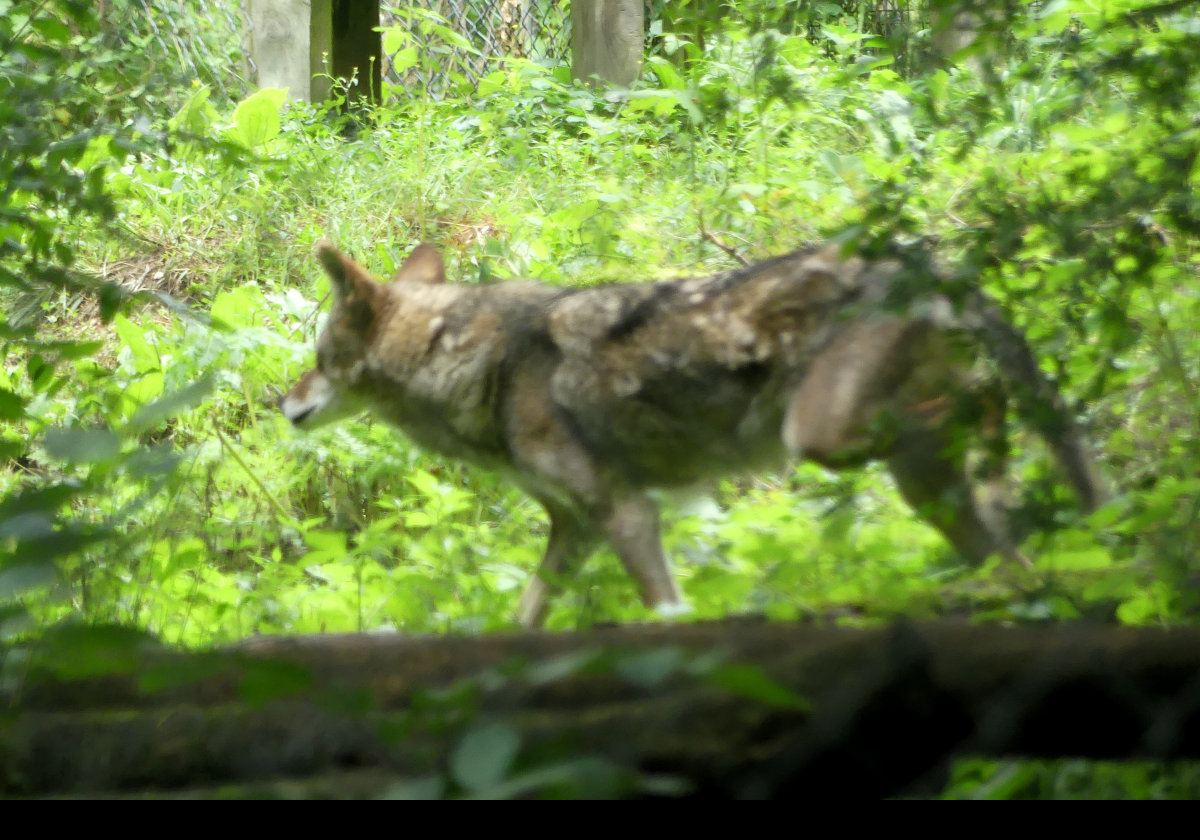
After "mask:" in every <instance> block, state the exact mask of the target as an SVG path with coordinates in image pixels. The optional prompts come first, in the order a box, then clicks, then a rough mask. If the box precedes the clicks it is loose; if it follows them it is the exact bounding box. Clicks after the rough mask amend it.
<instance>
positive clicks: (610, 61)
mask: <svg viewBox="0 0 1200 840" xmlns="http://www.w3.org/2000/svg"><path fill="white" fill-rule="evenodd" d="M643 14H644V13H643V9H642V0H575V2H573V3H572V4H571V53H572V57H571V78H573V79H583V80H586V81H588V82H589V83H590V84H593V85H595V84H598V83H597V81H596V78H598V79H599V80H600V82H601V83H603V82H607V83H609V84H614V85H630V84H632V83H633V82H634V81H635V80H636V79H637V77H638V75H639V74H640V72H641V66H642V45H643V41H644V39H645V36H644V34H643V33H644V32H645V29H644V20H643ZM593 77H596V78H593Z"/></svg>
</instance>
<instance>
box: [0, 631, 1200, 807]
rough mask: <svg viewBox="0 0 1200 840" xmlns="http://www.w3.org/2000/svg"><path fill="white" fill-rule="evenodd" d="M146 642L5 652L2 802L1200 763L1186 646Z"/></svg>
mask: <svg viewBox="0 0 1200 840" xmlns="http://www.w3.org/2000/svg"><path fill="white" fill-rule="evenodd" d="M97 634H99V635H97ZM106 634H107V635H106ZM150 647H151V646H150V645H149V643H148V641H147V640H146V639H145V637H142V636H137V635H133V634H129V633H127V632H124V631H116V630H111V629H110V630H100V629H96V628H75V629H73V630H67V631H63V632H61V633H59V634H58V635H57V636H51V637H48V638H47V639H46V640H45V641H44V642H43V643H41V646H40V647H39V648H38V649H36V650H34V651H31V652H30V655H29V657H28V658H24V657H18V656H16V655H14V652H12V651H9V652H8V653H7V654H6V655H5V659H4V671H3V675H4V678H5V681H4V683H3V685H4V688H3V694H0V701H2V702H3V707H4V709H5V716H4V718H3V722H2V723H0V793H3V794H5V795H8V796H46V795H50V796H54V795H68V796H70V795H98V794H103V795H118V796H120V795H137V796H148V795H149V796H218V795H228V796H283V797H292V796H326V797H364V796H467V795H476V796H543V795H557V796H645V795H683V796H706V797H714V796H716V797H730V798H764V797H782V796H792V795H805V796H842V797H845V796H855V797H880V796H892V795H900V794H904V793H907V792H912V791H914V790H922V789H934V790H936V789H938V788H939V787H940V781H939V780H940V779H941V778H942V775H941V774H942V773H943V771H944V769H945V767H946V766H947V765H948V763H949V762H950V761H951V760H953V759H954V758H957V757H962V756H995V757H999V756H1027V757H1067V756H1077V757H1089V758H1157V759H1175V758H1200V632H1198V631H1196V630H1192V629H1178V630H1169V631H1168V630H1149V629H1130V628H1114V627H1089V626H1073V625H1072V626H1044V627H1017V628H1005V627H999V626H994V625H983V626H969V625H965V624H954V623H932V624H919V625H907V624H900V625H896V626H893V627H890V628H877V629H866V630H858V629H844V628H830V627H824V628H823V627H812V626H801V625H789V624H776V623H766V622H758V621H747V620H737V621H725V622H715V623H698V624H678V625H647V626H626V627H612V628H602V629H597V630H593V631H590V632H584V633H571V634H552V633H521V634H512V635H495V636H487V637H481V638H462V637H419V638H406V637H403V636H395V635H387V636H382V635H374V636H372V635H353V636H320V637H280V638H266V637H260V638H257V639H254V640H252V641H250V642H247V643H245V644H243V645H241V646H239V647H236V648H230V649H224V650H220V651H214V652H209V653H190V654H188V653H173V652H169V651H164V650H161V649H150ZM22 663H23V664H22ZM18 664H19V665H20V667H19V669H18V667H17V666H18ZM17 677H19V679H17ZM923 786H924V787H923Z"/></svg>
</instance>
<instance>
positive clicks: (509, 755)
mask: <svg viewBox="0 0 1200 840" xmlns="http://www.w3.org/2000/svg"><path fill="white" fill-rule="evenodd" d="M520 744H521V739H520V736H518V735H517V732H516V730H514V729H513V728H512V727H511V726H506V725H505V724H502V723H492V724H485V725H483V726H479V727H476V728H474V729H471V730H470V731H468V732H467V734H466V735H464V736H463V739H462V741H461V742H459V745H458V748H457V749H456V750H455V751H454V755H453V756H451V758H450V772H451V773H452V774H453V776H454V780H455V781H456V782H458V783H459V784H460V785H461V786H462V787H464V788H466V789H467V790H481V789H483V788H487V787H491V786H493V785H496V784H498V783H499V782H500V781H501V780H502V779H503V778H504V777H505V775H506V774H507V773H508V770H509V768H510V767H511V766H512V763H513V760H514V759H515V758H516V757H517V749H518V748H519V747H520Z"/></svg>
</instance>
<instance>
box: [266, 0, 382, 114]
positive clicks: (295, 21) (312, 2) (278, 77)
mask: <svg viewBox="0 0 1200 840" xmlns="http://www.w3.org/2000/svg"><path fill="white" fill-rule="evenodd" d="M246 17H247V20H248V21H249V28H248V31H247V47H248V51H249V54H250V60H251V61H252V62H253V66H254V69H255V71H256V72H255V83H256V84H257V85H258V86H259V87H285V88H287V89H288V92H289V93H290V95H291V96H292V98H294V99H299V100H303V101H306V102H316V101H320V100H322V99H325V98H327V97H328V96H329V92H330V87H331V84H330V80H329V78H328V77H329V76H333V77H335V78H337V79H341V80H343V81H345V82H349V81H350V80H351V79H353V80H354V81H355V86H354V87H353V88H351V89H350V96H351V98H352V99H356V100H365V99H369V100H370V101H372V102H378V101H379V98H380V87H381V81H382V69H381V64H382V62H381V58H382V52H383V51H382V47H381V43H380V40H381V39H380V34H379V33H378V32H375V31H374V29H375V27H377V26H379V0H247V3H246Z"/></svg>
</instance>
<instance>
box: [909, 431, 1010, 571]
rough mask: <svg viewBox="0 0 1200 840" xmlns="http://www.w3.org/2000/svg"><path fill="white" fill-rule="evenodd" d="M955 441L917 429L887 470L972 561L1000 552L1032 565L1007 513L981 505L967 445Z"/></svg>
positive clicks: (916, 507) (911, 501)
mask: <svg viewBox="0 0 1200 840" xmlns="http://www.w3.org/2000/svg"><path fill="white" fill-rule="evenodd" d="M951 437H952V435H950V434H948V433H947V431H946V429H945V428H937V429H913V430H910V431H908V432H906V433H905V434H903V435H902V436H901V437H900V439H899V440H897V441H896V444H895V448H894V450H893V453H892V455H891V456H890V457H889V458H888V467H889V468H890V469H891V472H892V475H893V476H895V478H896V484H897V486H898V487H899V488H900V494H901V495H902V496H904V500H905V501H907V502H908V503H909V504H910V505H912V507H913V509H914V510H915V511H916V512H917V513H918V514H919V515H920V516H921V517H922V518H923V519H925V521H927V522H929V523H930V524H931V525H933V526H934V527H935V528H937V529H938V530H939V531H941V532H942V534H944V535H945V537H946V539H948V540H949V541H950V543H951V545H953V546H954V548H955V549H956V550H957V551H958V553H959V554H961V555H962V556H963V558H965V559H966V560H968V561H969V562H971V563H973V564H979V563H982V562H983V561H984V560H986V559H987V558H988V557H989V556H991V555H992V554H994V553H997V552H999V553H1000V554H1002V555H1004V556H1005V557H1007V558H1009V559H1012V560H1015V561H1017V562H1019V563H1021V564H1022V565H1028V562H1029V561H1028V560H1026V559H1025V558H1024V557H1023V556H1022V555H1021V554H1020V552H1019V551H1017V549H1016V546H1015V545H1014V544H1013V542H1012V539H1011V538H1010V537H1009V535H1008V532H1007V528H1006V527H1005V523H1004V521H1003V515H1002V511H1001V510H999V509H998V507H994V506H993V504H992V501H993V500H991V499H989V500H988V505H987V506H986V507H981V506H980V505H979V502H978V500H977V499H976V496H975V493H974V492H973V491H972V489H971V484H970V482H969V481H968V478H967V471H966V468H965V466H964V459H963V456H962V446H961V445H956V443H955V442H954V441H953V440H951V439H950V438H951Z"/></svg>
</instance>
